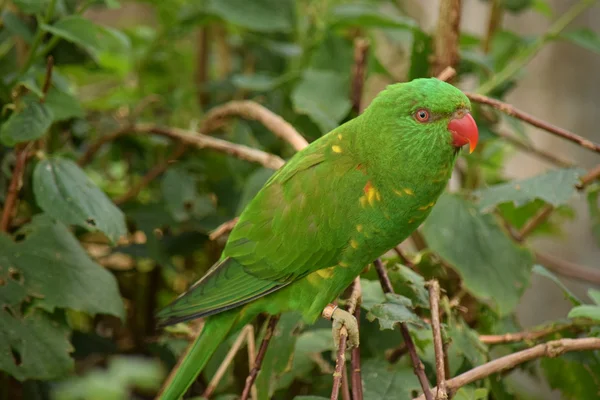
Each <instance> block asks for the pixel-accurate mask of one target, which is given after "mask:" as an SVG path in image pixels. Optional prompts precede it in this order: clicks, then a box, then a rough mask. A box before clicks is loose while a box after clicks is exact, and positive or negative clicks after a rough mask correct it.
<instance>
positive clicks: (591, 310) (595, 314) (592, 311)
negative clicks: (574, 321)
mask: <svg viewBox="0 0 600 400" xmlns="http://www.w3.org/2000/svg"><path fill="white" fill-rule="evenodd" d="M568 317H569V318H587V319H592V320H594V321H599V322H600V306H598V305H589V304H584V305H581V306H577V307H573V309H571V311H569V315H568Z"/></svg>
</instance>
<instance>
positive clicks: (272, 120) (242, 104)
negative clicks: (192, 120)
mask: <svg viewBox="0 0 600 400" xmlns="http://www.w3.org/2000/svg"><path fill="white" fill-rule="evenodd" d="M232 116H238V117H242V118H245V119H249V120H256V121H258V122H260V123H261V124H263V125H264V126H265V127H266V128H267V129H269V130H270V131H271V132H273V133H274V134H275V136H278V137H279V138H281V139H283V140H285V141H286V142H288V143H290V144H291V145H292V146H293V147H294V149H296V150H298V151H299V150H302V149H303V148H305V147H306V146H308V142H307V141H306V139H304V138H303V137H302V135H300V134H299V133H298V131H296V129H294V127H293V126H292V125H290V124H289V123H288V122H286V121H285V120H284V119H283V118H281V117H280V116H279V115H277V114H275V113H274V112H272V111H271V110H269V109H267V108H265V107H263V106H262V105H260V104H258V103H256V102H254V101H249V100H245V101H230V102H229V103H225V104H223V105H221V106H218V107H215V108H213V109H212V110H210V111H209V112H208V113H206V118H205V119H204V121H203V123H202V128H201V129H200V130H201V131H202V132H208V131H212V130H214V129H215V126H219V125H221V123H222V121H223V119H225V118H229V117H232Z"/></svg>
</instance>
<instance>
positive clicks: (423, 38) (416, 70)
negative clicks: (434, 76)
mask: <svg viewBox="0 0 600 400" xmlns="http://www.w3.org/2000/svg"><path fill="white" fill-rule="evenodd" d="M432 43H433V40H432V39H431V36H429V35H428V34H426V33H425V32H422V31H420V30H418V29H415V30H414V31H413V42H412V48H411V54H410V71H409V73H408V76H409V79H410V80H413V79H416V78H425V77H429V64H430V60H429V58H430V56H431V53H432V51H433V44H432Z"/></svg>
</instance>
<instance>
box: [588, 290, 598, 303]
mask: <svg viewBox="0 0 600 400" xmlns="http://www.w3.org/2000/svg"><path fill="white" fill-rule="evenodd" d="M588 297H589V298H590V299H592V301H593V302H594V303H596V304H597V305H599V306H600V290H596V289H590V290H588Z"/></svg>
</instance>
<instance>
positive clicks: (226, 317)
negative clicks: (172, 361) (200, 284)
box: [156, 312, 239, 400]
mask: <svg viewBox="0 0 600 400" xmlns="http://www.w3.org/2000/svg"><path fill="white" fill-rule="evenodd" d="M238 315H239V314H238V313H237V312H226V313H222V314H218V315H214V316H211V317H210V318H208V319H207V320H206V324H205V325H204V328H203V329H202V332H201V333H200V335H199V336H198V337H197V338H196V340H194V342H193V343H192V344H190V346H189V347H188V348H187V350H186V352H185V354H184V355H183V356H182V357H181V358H180V359H179V361H178V363H177V365H176V366H175V368H173V370H172V371H171V373H170V374H169V377H168V378H167V380H166V381H165V383H164V384H163V387H162V389H161V391H160V393H159V394H158V396H157V397H156V399H157V400H179V399H181V397H182V396H183V395H184V394H185V392H186V391H187V390H188V388H189V387H190V386H191V384H192V383H193V382H194V381H195V380H196V377H197V376H198V375H199V374H200V372H202V370H203V369H204V367H205V366H206V364H207V363H208V361H209V360H210V358H211V356H212V355H213V353H214V352H215V350H216V349H217V347H218V346H219V344H220V343H221V342H223V340H225V338H226V337H227V334H228V333H229V331H230V330H231V328H232V327H233V325H234V324H235V322H236V320H237V318H238Z"/></svg>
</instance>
